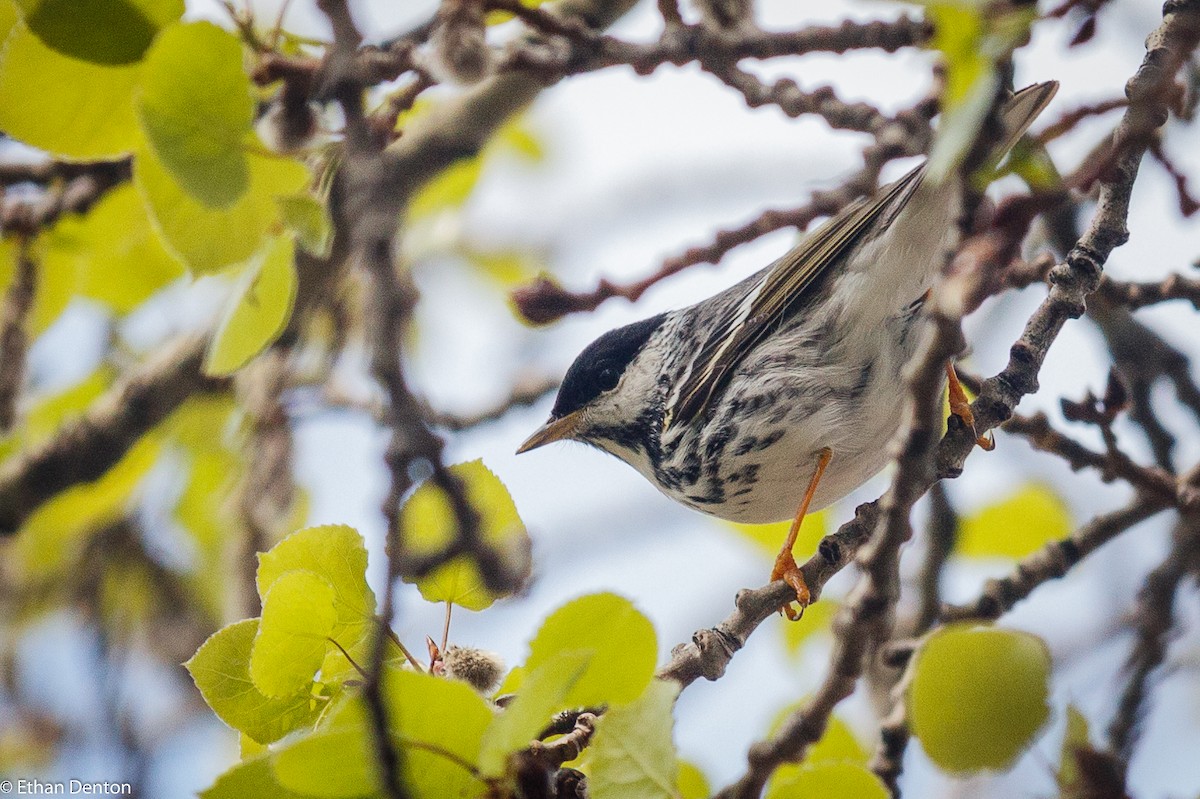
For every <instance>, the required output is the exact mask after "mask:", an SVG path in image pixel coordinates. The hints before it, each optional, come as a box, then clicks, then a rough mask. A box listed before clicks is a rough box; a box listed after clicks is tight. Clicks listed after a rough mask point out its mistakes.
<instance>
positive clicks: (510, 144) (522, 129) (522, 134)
mask: <svg viewBox="0 0 1200 799" xmlns="http://www.w3.org/2000/svg"><path fill="white" fill-rule="evenodd" d="M525 2H526V4H527V5H528V4H529V3H530V2H531V0H525ZM532 2H533V3H534V5H533V6H532V7H535V8H536V7H537V5H540V4H541V2H545V0H532ZM528 120H529V117H528V116H526V115H523V114H519V115H517V116H515V117H513V118H512V119H510V120H509V121H508V122H506V123H505V124H504V125H503V126H502V127H501V128H500V130H498V131H497V132H496V143H497V144H498V145H499V146H500V147H502V148H504V149H505V150H508V151H509V152H512V153H514V154H516V155H518V156H520V157H521V158H523V159H525V160H526V161H531V162H533V163H538V162H540V161H542V160H544V159H545V158H546V149H545V148H544V147H543V146H542V142H541V140H540V139H539V138H538V136H537V134H536V133H534V131H533V129H532V128H531V127H530V126H529V121H528Z"/></svg>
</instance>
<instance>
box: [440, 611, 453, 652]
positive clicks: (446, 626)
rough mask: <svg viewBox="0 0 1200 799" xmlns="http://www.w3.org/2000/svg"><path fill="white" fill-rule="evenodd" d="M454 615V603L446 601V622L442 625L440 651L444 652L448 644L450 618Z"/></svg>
mask: <svg viewBox="0 0 1200 799" xmlns="http://www.w3.org/2000/svg"><path fill="white" fill-rule="evenodd" d="M453 613H454V603H453V602H451V601H450V600H446V621H445V623H444V624H442V651H443V652H445V651H446V644H448V643H450V616H451V615H452V614H453Z"/></svg>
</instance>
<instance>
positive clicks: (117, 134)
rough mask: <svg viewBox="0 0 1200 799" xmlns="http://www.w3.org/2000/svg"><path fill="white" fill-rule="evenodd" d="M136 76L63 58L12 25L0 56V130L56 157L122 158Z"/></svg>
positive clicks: (134, 132)
mask: <svg viewBox="0 0 1200 799" xmlns="http://www.w3.org/2000/svg"><path fill="white" fill-rule="evenodd" d="M138 73H139V69H138V67H137V66H119V67H107V66H100V65H98V64H92V63H89V62H87V61H79V60H76V59H74V58H69V57H67V56H64V55H62V54H61V53H57V52H55V51H54V50H51V49H50V48H49V47H47V46H46V45H45V44H43V43H42V41H41V40H40V39H38V37H37V36H36V35H34V34H33V33H32V32H30V30H29V29H28V28H27V27H26V26H25V24H24V23H17V24H16V25H15V26H14V27H13V29H12V32H11V33H10V34H9V36H8V41H7V44H6V45H5V47H4V52H3V55H0V130H3V131H4V132H5V133H7V134H8V135H9V136H12V137H13V138H14V139H19V140H20V141H23V142H25V143H26V144H28V145H31V146H33V147H37V148H39V149H41V150H45V151H46V152H48V153H50V154H51V155H55V156H59V157H62V158H68V159H78V160H97V159H104V158H116V157H119V156H122V155H125V154H126V153H128V152H130V151H131V150H132V149H133V148H134V146H135V144H136V143H137V140H138V126H137V118H136V116H135V114H134V111H133V91H134V87H135V86H136V85H137V80H138Z"/></svg>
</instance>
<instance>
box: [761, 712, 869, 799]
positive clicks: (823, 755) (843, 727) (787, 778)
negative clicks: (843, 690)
mask: <svg viewBox="0 0 1200 799" xmlns="http://www.w3.org/2000/svg"><path fill="white" fill-rule="evenodd" d="M805 704H807V700H802V701H800V702H796V703H795V704H793V705H791V706H789V707H786V708H784V709H783V710H781V711H780V712H779V713H778V714H776V716H775V720H774V722H772V724H771V735H775V734H776V733H777V732H778V731H779V728H780V727H782V726H783V723H784V721H786V720H787V719H788V718H789V717H790V716H791V715H792V714H793V713H795V712H796V711H797V710H799V709H800V708H801V707H803V706H804V705H805ZM870 757H871V756H870V753H868V752H867V750H866V749H865V748H864V747H863V745H862V742H860V741H859V740H858V737H857V736H856V735H855V734H854V732H853V730H851V729H850V726H849V725H848V724H846V722H844V721H842V720H841V719H840V718H838V717H837V716H831V717H830V719H829V723H828V724H826V725H825V732H824V733H823V734H822V735H821V740H819V741H817V742H816V743H815V744H813V745H812V746H811V747H809V750H808V753H807V754H806V755H805V756H804V763H803V764H801V765H797V764H794V763H784V764H783V765H782V766H780V767H779V768H778V769H776V770H775V773H774V774H773V775H772V776H771V780H770V782H769V783H768V785H767V795H768V796H772V795H778V793H777V792H776V791H775V790H774V789H775V786H776V785H777V784H783V785H788V786H790V785H792V784H793V782H794V781H795V780H796V778H797V777H798V776H799V775H800V773H801V772H802V771H804V770H805V769H809V768H812V767H814V766H825V765H833V764H851V765H855V766H861V767H865V766H866V765H867V761H868V760H870ZM810 779H811V778H810ZM787 793H788V794H789V795H790V794H791V793H792V791H790V790H789V791H788V792H787ZM796 795H804V794H800V793H797V794H796Z"/></svg>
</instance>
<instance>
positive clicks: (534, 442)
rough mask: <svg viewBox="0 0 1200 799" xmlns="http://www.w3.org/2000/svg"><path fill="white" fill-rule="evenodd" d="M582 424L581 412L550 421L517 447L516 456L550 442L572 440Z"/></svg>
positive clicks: (573, 412) (574, 412)
mask: <svg viewBox="0 0 1200 799" xmlns="http://www.w3.org/2000/svg"><path fill="white" fill-rule="evenodd" d="M582 422H583V411H582V410H578V411H572V412H571V413H568V414H567V415H566V416H564V417H562V418H561V419H551V420H550V421H548V422H546V423H545V424H544V425H542V426H541V427H539V428H538V429H537V430H535V431H534V433H533V435H531V436H530V437H529V438H527V439H525V443H524V444H522V445H521V446H519V447H517V454H518V455H520V454H521V453H522V452H528V451H529V450H531V449H537V448H538V447H540V446H542V445H544V444H549V443H551V442H552V441H564V440H566V439H568V438H573V437H574V436H575V434H576V433H578V432H579V427H580V425H581V423H582Z"/></svg>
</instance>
